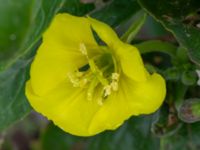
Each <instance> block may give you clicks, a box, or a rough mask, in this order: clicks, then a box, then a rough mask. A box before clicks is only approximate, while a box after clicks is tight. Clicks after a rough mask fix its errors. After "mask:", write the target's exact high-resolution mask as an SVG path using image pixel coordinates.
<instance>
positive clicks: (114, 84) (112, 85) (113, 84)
mask: <svg viewBox="0 0 200 150" xmlns="http://www.w3.org/2000/svg"><path fill="white" fill-rule="evenodd" d="M110 85H111V87H112V90H113V91H118V82H116V81H112V83H111V84H110Z"/></svg>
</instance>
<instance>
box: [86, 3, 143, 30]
mask: <svg viewBox="0 0 200 150" xmlns="http://www.w3.org/2000/svg"><path fill="white" fill-rule="evenodd" d="M138 10H140V6H139V5H138V3H137V1H136V0H113V1H111V2H110V3H108V4H106V5H105V6H103V7H102V8H101V9H97V10H96V11H94V12H92V13H91V14H90V15H91V16H92V17H94V18H96V19H98V20H101V21H103V22H105V23H107V24H109V25H110V26H112V27H117V26H118V25H119V24H121V23H123V22H124V21H126V20H128V19H129V18H131V16H132V15H134V14H135V13H136V12H137V11H138Z"/></svg>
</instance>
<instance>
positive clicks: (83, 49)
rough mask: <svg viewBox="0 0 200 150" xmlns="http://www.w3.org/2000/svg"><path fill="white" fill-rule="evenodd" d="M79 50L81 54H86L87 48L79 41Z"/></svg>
mask: <svg viewBox="0 0 200 150" xmlns="http://www.w3.org/2000/svg"><path fill="white" fill-rule="evenodd" d="M80 51H81V53H82V54H83V55H85V56H87V55H88V54H87V48H86V46H85V44H84V43H80Z"/></svg>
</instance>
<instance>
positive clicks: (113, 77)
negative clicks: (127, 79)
mask: <svg viewBox="0 0 200 150" xmlns="http://www.w3.org/2000/svg"><path fill="white" fill-rule="evenodd" d="M112 80H116V81H118V80H119V74H118V73H116V72H114V73H112Z"/></svg>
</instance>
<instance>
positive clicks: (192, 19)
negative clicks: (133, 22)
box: [138, 0, 200, 64]
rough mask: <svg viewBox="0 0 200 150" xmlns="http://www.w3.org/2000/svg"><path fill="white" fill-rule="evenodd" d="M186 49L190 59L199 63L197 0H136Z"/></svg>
mask: <svg viewBox="0 0 200 150" xmlns="http://www.w3.org/2000/svg"><path fill="white" fill-rule="evenodd" d="M138 2H139V3H140V5H141V6H142V7H143V8H144V9H145V10H146V11H147V12H148V13H149V14H150V15H152V16H153V17H154V18H155V19H156V20H158V21H159V22H161V23H162V24H163V25H164V27H165V28H166V29H167V30H169V31H170V32H171V33H172V34H173V35H174V36H175V37H176V39H177V40H178V42H179V43H180V44H181V45H182V46H183V47H185V48H186V49H187V50H188V54H189V56H190V59H191V60H192V61H193V62H195V63H196V64H200V29H199V24H198V22H199V20H200V17H199V15H198V10H199V8H200V3H199V2H198V1H197V0H176V1H174V0H168V1H161V0H159V1H158V0H152V1H148V0H138Z"/></svg>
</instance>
